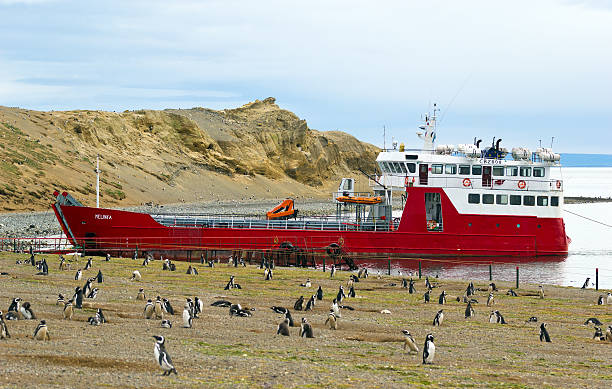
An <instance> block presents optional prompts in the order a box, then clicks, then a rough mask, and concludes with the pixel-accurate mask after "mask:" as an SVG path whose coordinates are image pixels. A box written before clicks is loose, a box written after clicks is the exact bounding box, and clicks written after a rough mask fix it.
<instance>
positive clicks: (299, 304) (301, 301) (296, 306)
mask: <svg viewBox="0 0 612 389" xmlns="http://www.w3.org/2000/svg"><path fill="white" fill-rule="evenodd" d="M293 309H295V310H296V311H301V310H302V309H304V296H300V298H299V299H297V301H296V302H295V304H293Z"/></svg>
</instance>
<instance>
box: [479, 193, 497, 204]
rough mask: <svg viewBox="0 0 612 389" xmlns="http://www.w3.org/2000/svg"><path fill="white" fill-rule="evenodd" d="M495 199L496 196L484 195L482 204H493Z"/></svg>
mask: <svg viewBox="0 0 612 389" xmlns="http://www.w3.org/2000/svg"><path fill="white" fill-rule="evenodd" d="M494 198H495V196H493V195H492V194H483V195H482V203H483V204H493V199H494Z"/></svg>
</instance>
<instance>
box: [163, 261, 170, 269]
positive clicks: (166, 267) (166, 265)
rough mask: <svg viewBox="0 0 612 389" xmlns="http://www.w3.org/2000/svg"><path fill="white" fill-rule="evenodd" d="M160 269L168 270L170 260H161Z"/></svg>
mask: <svg viewBox="0 0 612 389" xmlns="http://www.w3.org/2000/svg"><path fill="white" fill-rule="evenodd" d="M162 270H170V261H169V260H168V258H166V259H164V260H163V264H162Z"/></svg>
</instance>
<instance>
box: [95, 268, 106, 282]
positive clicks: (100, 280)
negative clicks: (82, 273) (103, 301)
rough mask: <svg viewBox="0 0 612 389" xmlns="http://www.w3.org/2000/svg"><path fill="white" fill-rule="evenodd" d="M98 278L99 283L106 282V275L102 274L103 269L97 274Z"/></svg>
mask: <svg viewBox="0 0 612 389" xmlns="http://www.w3.org/2000/svg"><path fill="white" fill-rule="evenodd" d="M96 280H97V281H98V284H101V283H103V282H104V276H103V275H102V270H98V275H97V276H96Z"/></svg>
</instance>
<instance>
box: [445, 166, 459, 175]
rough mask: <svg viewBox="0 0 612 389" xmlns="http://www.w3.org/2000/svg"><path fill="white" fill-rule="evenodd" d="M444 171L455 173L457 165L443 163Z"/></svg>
mask: <svg viewBox="0 0 612 389" xmlns="http://www.w3.org/2000/svg"><path fill="white" fill-rule="evenodd" d="M444 172H445V173H446V174H457V165H445V166H444Z"/></svg>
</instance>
